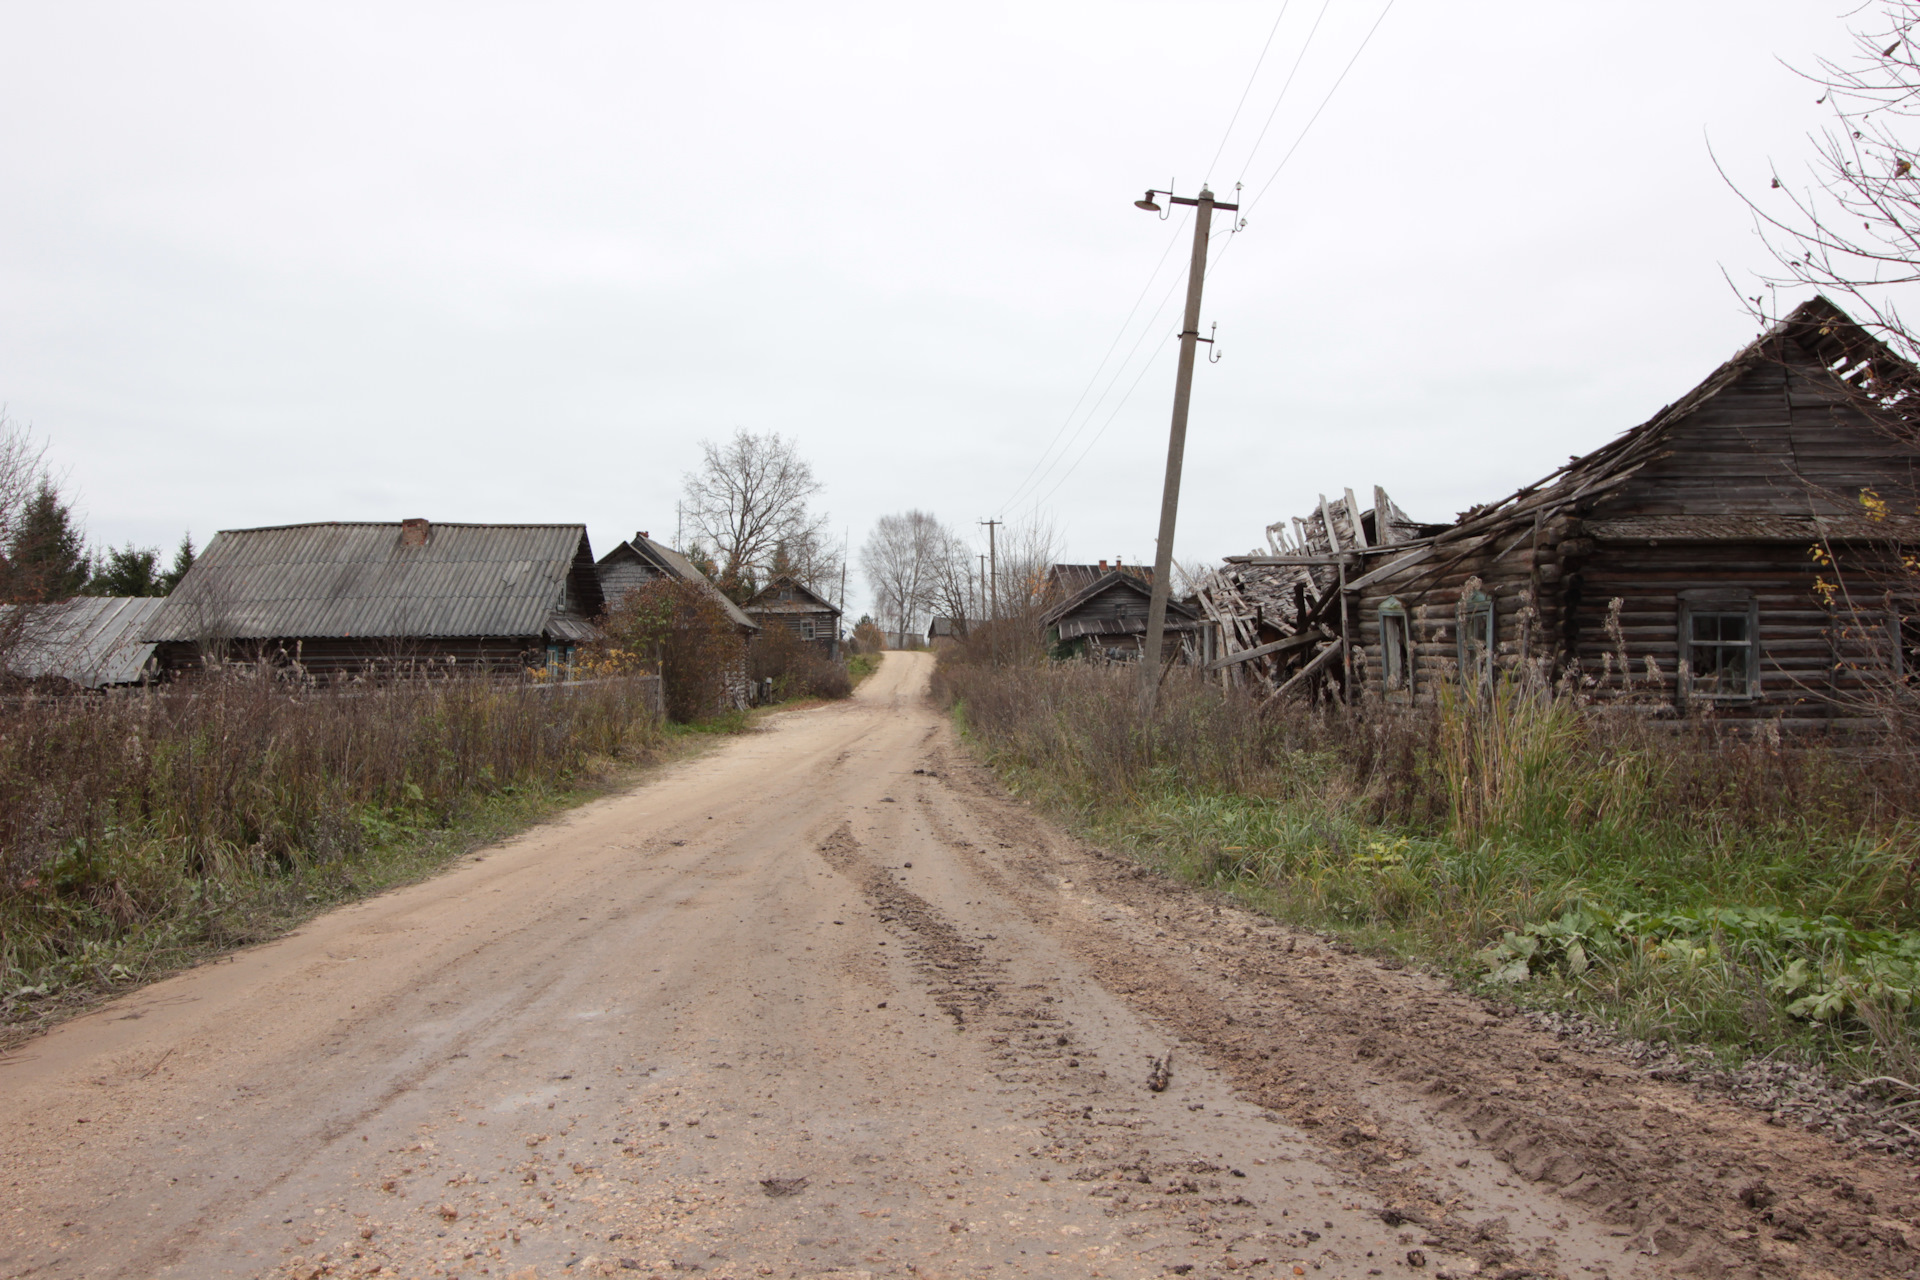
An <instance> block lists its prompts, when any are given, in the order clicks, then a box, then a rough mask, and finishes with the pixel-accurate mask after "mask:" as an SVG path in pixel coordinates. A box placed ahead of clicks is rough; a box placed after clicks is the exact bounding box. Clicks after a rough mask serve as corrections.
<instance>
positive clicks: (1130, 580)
mask: <svg viewBox="0 0 1920 1280" xmlns="http://www.w3.org/2000/svg"><path fill="white" fill-rule="evenodd" d="M1054 567H1055V568H1056V569H1059V568H1071V567H1077V566H1063V565H1055V566H1054ZM1152 598H1153V587H1152V585H1151V584H1149V583H1148V582H1146V581H1145V580H1144V579H1143V577H1142V576H1141V575H1140V574H1139V573H1138V572H1136V571H1134V570H1132V569H1119V568H1115V569H1109V570H1107V572H1105V573H1104V574H1101V575H1100V576H1098V577H1096V578H1094V579H1093V580H1091V581H1089V582H1087V583H1086V584H1085V585H1083V586H1082V587H1081V588H1080V589H1079V590H1078V591H1075V592H1074V593H1073V594H1072V595H1069V596H1067V597H1066V598H1065V599H1063V600H1061V601H1059V602H1058V603H1056V604H1054V605H1052V606H1051V607H1049V608H1048V609H1047V611H1046V612H1045V613H1043V614H1042V615H1040V621H1041V624H1042V625H1043V626H1045V627H1046V628H1047V638H1048V640H1049V641H1050V642H1051V643H1052V645H1053V650H1054V652H1055V654H1057V655H1059V656H1062V657H1067V656H1085V657H1105V658H1108V659H1111V660H1114V661H1133V660H1135V659H1137V658H1139V657H1140V654H1141V652H1142V650H1143V648H1144V646H1145V640H1146V634H1147V607H1148V604H1149V603H1150V602H1151V600H1152ZM1166 626H1167V635H1168V637H1169V641H1170V642H1172V643H1177V644H1179V648H1177V649H1175V650H1174V652H1177V653H1185V654H1186V657H1187V658H1188V659H1189V660H1193V661H1198V660H1202V659H1204V658H1206V657H1208V656H1209V655H1208V654H1207V653H1206V651H1205V650H1206V645H1207V640H1208V637H1209V636H1210V635H1211V630H1210V629H1208V628H1203V627H1202V626H1201V625H1200V619H1199V615H1197V614H1196V613H1195V612H1194V611H1193V610H1192V609H1191V608H1190V607H1188V606H1187V605H1185V604H1182V603H1181V602H1180V601H1178V600H1169V601H1167V622H1166ZM1189 651H1190V652H1189Z"/></svg>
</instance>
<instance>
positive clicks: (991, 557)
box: [980, 520, 1002, 665]
mask: <svg viewBox="0 0 1920 1280" xmlns="http://www.w3.org/2000/svg"><path fill="white" fill-rule="evenodd" d="M980 523H981V524H983V525H985V526H987V592H988V595H987V600H988V603H987V609H988V613H987V634H988V635H989V636H991V637H993V640H992V643H991V646H990V648H991V651H992V658H993V661H994V663H995V664H996V665H997V664H998V663H999V661H1000V628H999V626H998V623H999V621H1000V561H999V558H998V557H997V556H996V555H995V552H994V546H993V532H994V530H995V529H997V528H999V527H1000V525H1001V523H1002V522H1001V521H999V520H982V521H981V522H980Z"/></svg>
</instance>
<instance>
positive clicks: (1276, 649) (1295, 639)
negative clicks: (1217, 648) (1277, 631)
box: [1207, 631, 1333, 671]
mask: <svg viewBox="0 0 1920 1280" xmlns="http://www.w3.org/2000/svg"><path fill="white" fill-rule="evenodd" d="M1332 638H1333V636H1332V634H1331V633H1330V632H1322V631H1312V632H1308V633H1306V634H1305V635H1297V636H1288V637H1287V638H1286V639H1285V640H1275V641H1274V642H1273V643H1272V644H1263V645H1261V646H1260V647H1259V648H1257V649H1243V650H1241V651H1240V652H1239V653H1235V654H1229V655H1228V656H1227V657H1224V658H1220V659H1217V660H1216V661H1214V662H1211V663H1209V664H1208V665H1207V670H1209V671H1218V670H1220V668H1222V667H1230V666H1232V665H1233V664H1234V663H1236V662H1251V661H1253V659H1255V658H1264V657H1266V656H1267V655H1268V654H1273V653H1286V652H1288V651H1289V650H1292V649H1300V648H1304V647H1305V646H1307V645H1310V644H1314V643H1316V642H1317V641H1322V640H1331V639H1332Z"/></svg>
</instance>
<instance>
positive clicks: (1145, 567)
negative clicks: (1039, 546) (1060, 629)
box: [1040, 560, 1153, 605]
mask: <svg viewBox="0 0 1920 1280" xmlns="http://www.w3.org/2000/svg"><path fill="white" fill-rule="evenodd" d="M1109 573H1125V574H1131V575H1132V576H1133V577H1136V578H1138V579H1140V580H1141V581H1142V582H1145V583H1147V584H1148V585H1149V586H1151V585H1152V584H1153V566H1152V565H1150V564H1121V563H1120V562H1119V561H1118V560H1115V561H1114V562H1113V563H1112V564H1108V563H1107V562H1106V561H1105V560H1102V561H1101V562H1100V563H1099V564H1055V565H1049V566H1047V577H1046V581H1045V582H1043V583H1042V584H1041V588H1040V590H1041V595H1042V596H1043V598H1044V599H1045V600H1046V602H1047V604H1049V605H1056V604H1059V603H1060V602H1061V601H1062V600H1065V599H1066V598H1067V597H1068V596H1071V595H1074V594H1076V593H1078V592H1080V591H1083V590H1085V589H1086V588H1087V587H1090V586H1092V585H1093V584H1094V583H1096V582H1098V581H1099V580H1100V579H1102V578H1104V577H1106V576H1107V575H1108V574H1109Z"/></svg>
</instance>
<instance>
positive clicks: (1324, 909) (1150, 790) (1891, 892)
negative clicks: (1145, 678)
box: [936, 664, 1920, 1080]
mask: <svg viewBox="0 0 1920 1280" xmlns="http://www.w3.org/2000/svg"><path fill="white" fill-rule="evenodd" d="M1132 680H1133V673H1131V672H1128V671H1124V670H1115V669H1099V668H1091V667H1085V666H1078V665H1075V666H1053V667H1047V666H1030V667H1021V668H1002V669H998V670H995V669H992V668H988V667H983V666H972V665H964V664H947V665H943V667H942V669H941V672H940V675H939V677H938V678H937V685H936V687H937V689H938V690H939V691H940V693H941V694H942V696H944V697H945V698H947V699H948V700H949V701H950V702H951V703H952V704H953V706H954V707H955V711H956V715H957V717H958V718H959V720H960V723H961V726H962V728H963V730H964V731H965V732H966V733H967V734H968V735H970V737H971V738H972V740H973V741H974V742H975V744H976V745H977V746H978V748H980V749H981V750H982V751H983V752H984V753H985V755H986V756H987V758H988V760H989V761H990V762H991V763H992V764H993V765H994V767H995V768H996V769H997V770H998V771H999V772H1000V773H1001V774H1002V776H1003V777H1004V778H1005V779H1006V780H1007V782H1008V784H1009V785H1010V786H1012V787H1013V788H1014V789H1016V790H1017V791H1019V792H1021V793H1023V794H1025V795H1028V796H1030V797H1032V798H1034V799H1036V800H1038V801H1039V802H1040V803H1042V804H1043V805H1045V806H1047V807H1048V808H1050V809H1052V810H1054V811H1055V812H1057V813H1060V814H1062V815H1063V816H1066V817H1067V818H1069V819H1070V820H1071V821H1073V822H1074V823H1075V824H1076V825H1077V826H1078V827H1079V829H1080V830H1081V831H1083V832H1084V833H1085V834H1087V835H1088V836H1089V837H1091V838H1093V839H1095V840H1097V841H1100V842H1102V843H1106V844H1108V845H1110V846H1114V847H1120V848H1125V849H1127V850H1129V851H1131V852H1133V853H1134V854H1135V855H1136V856H1139V857H1142V858H1143V859H1145V860H1148V861H1151V862H1155V863H1158V864H1160V865H1162V866H1165V867H1167V868H1168V869H1170V870H1173V871H1175V872H1176V873H1178V874H1181V875H1183V876H1185V877H1188V878H1190V879H1193V880H1196V881H1199V882H1203V883H1210V884H1213V885H1216V886H1219V887H1221V888H1224V889H1227V890H1228V891H1230V892H1232V893H1234V894H1235V895H1236V896H1239V897H1241V898H1243V899H1245V900H1247V901H1248V902H1250V903H1252V904H1254V905H1257V906H1259V907H1261V908H1263V909H1266V910H1269V911H1271V912H1273V913H1274V914H1276V915H1279V916H1282V917H1285V918H1287V919H1289V920H1293V921H1298V922H1302V923H1306V924H1310V925H1313V926H1316V927H1319V928H1322V929H1326V930H1329V931H1333V932H1337V933H1340V934H1343V935H1345V936H1347V937H1349V938H1351V939H1352V940H1353V941H1355V942H1356V943H1358V944H1360V945H1363V946H1368V947H1372V948H1377V949H1385V950H1392V951H1395V952H1398V953H1400V954H1404V955H1407V956H1410V957H1416V958H1418V959H1421V960H1423V961H1426V962H1428V963H1432V964H1435V965H1436V966H1438V967H1441V968H1443V969H1446V970H1448V971H1450V972H1452V973H1453V974H1454V975H1455V976H1456V977H1458V978H1459V979H1460V980H1462V981H1463V982H1466V983H1468V984H1486V985H1487V986H1489V987H1494V988H1498V989H1499V990H1500V991H1501V992H1502V993H1504V994H1507V995H1510V996H1511V997H1512V998H1514V999H1516V1000H1519V1001H1521V1002H1523V1003H1536V1004H1540V1005H1544V1006H1548V1007H1557V1008H1563V1009H1564V1008H1568V1007H1578V1008H1581V1009H1584V1010H1586V1011H1588V1012H1591V1013H1594V1014H1597V1015H1599V1016H1601V1017H1603V1018H1605V1019H1608V1020H1610V1021H1612V1022H1614V1023H1615V1024H1616V1025H1618V1026H1619V1027H1620V1029H1621V1030H1622V1031H1624V1032H1626V1033H1628V1034H1631V1035H1634V1036H1636V1037H1639V1038H1645V1039H1655V1040H1658V1039H1665V1040H1669V1041H1672V1042H1674V1043H1677V1044H1688V1043H1692V1044H1704V1045H1708V1046H1711V1047H1712V1048H1713V1049H1715V1050H1716V1051H1718V1052H1719V1053H1721V1054H1722V1055H1723V1056H1725V1057H1731V1058H1738V1057H1745V1056H1750V1055H1754V1054H1785V1055H1790V1056H1797V1057H1802V1058H1805V1059H1808V1060H1817V1061H1824V1062H1826V1063H1827V1064H1829V1065H1831V1066H1833V1067H1834V1068H1836V1069H1837V1070H1839V1071H1840V1072H1841V1073H1842V1074H1844V1075H1848V1076H1853V1077H1856V1078H1857V1077H1864V1076H1873V1075H1882V1074H1888V1073H1891V1074H1893V1075H1897V1076H1900V1077H1902V1078H1904V1079H1907V1080H1913V1079H1915V1078H1916V1073H1920V1049H1917V1047H1916V1038H1915V1032H1916V1021H1915V1013H1914V1009H1913V1005H1914V999H1915V993H1916V990H1920V911H1917V910H1916V904H1915V897H1914V891H1915V879H1916V876H1920V826H1917V825H1916V821H1915V819H1916V816H1917V815H1916V809H1917V808H1920V795H1917V794H1916V787H1915V783H1916V777H1915V772H1914V770H1913V768H1912V765H1911V762H1910V757H1909V756H1906V755H1903V754H1898V753H1894V752H1891V751H1889V750H1885V749H1880V748H1875V749H1867V748H1864V747H1862V746H1859V745H1858V744H1856V745H1853V746H1849V747H1841V746H1835V745H1804V746H1794V745H1791V744H1789V745H1782V744H1780V743H1779V742H1776V741H1769V740H1766V739H1764V738H1762V739H1754V738H1751V737H1742V736H1736V735H1733V734H1730V733H1719V732H1716V731H1715V730H1714V729H1713V728H1712V727H1711V726H1708V727H1704V728H1702V729H1700V730H1698V731H1695V732H1676V731H1675V729H1674V727H1673V726H1670V725H1667V726H1663V725H1658V724H1654V723H1651V722H1649V721H1647V720H1645V719H1642V718H1640V717H1637V716H1631V715H1620V714H1617V713H1616V714H1613V715H1606V714H1603V713H1601V712H1599V711H1597V710H1595V709H1593V708H1590V707H1583V706H1580V705H1576V704H1574V703H1571V702H1567V701H1553V700H1548V699H1544V698H1536V697H1532V696H1527V695H1525V694H1523V693H1522V692H1521V691H1519V690H1518V689H1516V688H1512V687H1505V688H1501V689H1499V690H1497V691H1495V693H1494V694H1493V696H1491V697H1490V698H1487V699H1484V700H1481V699H1468V698H1458V699H1452V700H1443V702H1442V705H1441V706H1440V707H1439V708H1438V709H1437V710H1435V711H1432V712H1418V713H1409V712H1398V713H1387V712H1384V711H1382V710H1379V709H1374V710H1371V711H1366V712H1362V713H1359V714H1356V715H1347V714H1344V713H1341V714H1335V713H1328V712H1314V711H1307V710H1294V711H1289V712H1286V713H1283V714H1282V715H1280V716H1277V717H1271V718H1265V719H1263V718H1261V717H1260V716H1258V715H1257V714H1255V712H1254V709H1253V707H1252V705H1251V704H1250V703H1249V702H1247V701H1246V700H1245V699H1243V698H1239V697H1237V696H1235V695H1231V694H1227V693H1224V692H1223V691H1221V690H1220V689H1218V688H1217V687H1214V686H1209V685H1203V684H1200V683H1198V682H1197V681H1188V680H1186V679H1183V678H1176V679H1173V680H1170V681H1168V683H1167V685H1166V687H1165V688H1164V690H1163V694H1162V697H1161V701H1160V706H1159V712H1158V715H1157V718H1156V721H1155V723H1154V726H1153V729H1152V731H1151V733H1148V732H1146V731H1144V730H1143V729H1142V727H1141V725H1140V723H1139V720H1138V715H1137V710H1136V708H1137V705H1138V704H1137V701H1136V698H1135V696H1134V686H1133V683H1132Z"/></svg>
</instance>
